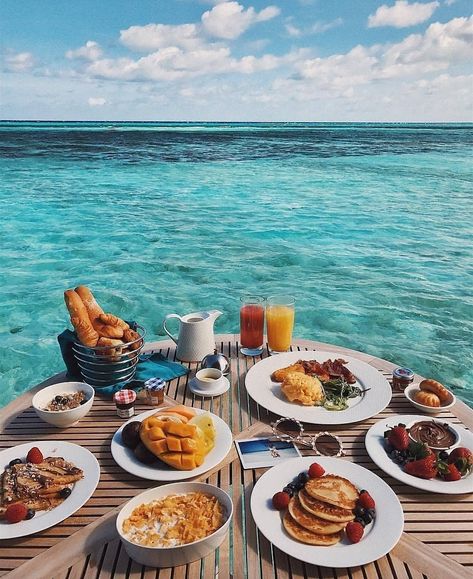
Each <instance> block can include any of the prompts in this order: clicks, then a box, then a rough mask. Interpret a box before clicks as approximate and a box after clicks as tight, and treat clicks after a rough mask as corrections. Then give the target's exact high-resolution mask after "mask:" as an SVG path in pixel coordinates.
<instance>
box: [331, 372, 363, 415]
mask: <svg viewBox="0 0 473 579" xmlns="http://www.w3.org/2000/svg"><path fill="white" fill-rule="evenodd" d="M322 385H323V388H324V391H325V401H324V403H323V407H324V408H325V409H327V410H346V409H347V408H348V400H349V399H350V398H356V397H357V396H360V395H361V390H360V388H359V387H358V386H353V384H348V382H347V381H346V380H345V378H336V379H334V380H328V381H327V382H323V383H322Z"/></svg>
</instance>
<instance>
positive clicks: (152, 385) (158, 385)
mask: <svg viewBox="0 0 473 579" xmlns="http://www.w3.org/2000/svg"><path fill="white" fill-rule="evenodd" d="M165 386H166V382H165V381H164V380H163V379H162V378H150V379H149V380H146V382H145V388H146V390H162V389H163V388H164V387H165Z"/></svg>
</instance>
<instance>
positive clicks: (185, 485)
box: [117, 482, 233, 567]
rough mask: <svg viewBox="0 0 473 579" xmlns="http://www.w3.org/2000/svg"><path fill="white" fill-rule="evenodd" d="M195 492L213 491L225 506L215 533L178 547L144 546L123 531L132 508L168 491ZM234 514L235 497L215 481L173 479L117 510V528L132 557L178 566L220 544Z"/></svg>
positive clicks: (150, 563)
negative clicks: (131, 539) (224, 517)
mask: <svg viewBox="0 0 473 579" xmlns="http://www.w3.org/2000/svg"><path fill="white" fill-rule="evenodd" d="M192 492H201V493H207V494H210V495H214V496H215V497H217V499H218V501H219V502H220V504H221V505H222V506H223V508H224V511H225V512H226V521H225V523H224V524H223V525H222V526H221V527H220V529H217V530H216V531H215V533H212V534H211V535H209V536H208V537H205V538H203V539H200V540H199V541H194V542H193V543H188V544H187V545H179V546H176V547H145V546H143V545H138V544H137V543H132V542H131V541H130V540H128V539H127V538H126V537H125V535H124V534H123V530H122V527H123V521H124V520H125V519H127V518H128V517H129V516H130V515H131V513H132V511H133V509H135V508H136V507H138V506H139V505H142V504H143V503H149V502H151V501H154V500H156V499H160V498H162V497H165V496H167V495H174V494H184V493H192ZM232 516H233V503H232V500H231V498H230V497H229V496H228V495H227V493H226V492H225V491H223V490H222V489H219V488H218V487H216V486H214V485H209V484H206V483H199V482H181V483H172V484H169V485H163V486H160V487H156V488H153V489H149V490H147V491H145V492H143V493H141V494H139V495H138V496H136V497H134V498H133V499H131V500H130V501H129V502H128V503H127V504H126V505H125V506H124V507H123V508H122V509H121V511H120V512H119V514H118V517H117V531H118V534H119V535H120V539H121V541H122V543H123V545H124V547H125V551H126V552H127V553H128V555H129V557H130V558H131V559H133V560H134V561H136V562H137V563H141V564H142V565H147V566H148V567H176V566H178V565H187V563H191V562H192V561H197V560H198V559H202V558H203V557H206V556H207V555H210V553H212V552H213V551H215V549H216V548H217V547H219V546H220V545H221V544H222V542H223V540H224V539H225V535H226V534H227V531H228V527H229V526H230V521H231V519H232Z"/></svg>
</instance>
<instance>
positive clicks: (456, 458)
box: [384, 421, 473, 482]
mask: <svg viewBox="0 0 473 579" xmlns="http://www.w3.org/2000/svg"><path fill="white" fill-rule="evenodd" d="M455 442H456V436H455V434H454V432H452V429H451V428H450V427H449V425H447V424H441V423H440V422H437V421H419V422H416V423H415V424H413V425H412V426H410V427H409V428H406V425H405V424H398V425H396V426H393V427H392V428H389V429H388V430H386V432H385V433H384V449H385V451H386V453H387V454H388V456H389V457H390V458H391V460H393V461H394V462H395V463H396V464H398V465H399V466H400V468H402V469H403V470H404V472H406V473H407V474H409V475H412V476H415V477H418V478H422V479H434V478H438V479H439V480H441V481H445V482H451V481H458V480H460V479H461V478H462V477H465V476H468V475H469V474H470V473H471V471H472V469H473V452H472V451H471V450H470V449H468V448H465V447H459V446H457V447H455V448H453V450H450V451H449V449H450V448H451V447H452V446H454V444H455ZM440 448H442V449H443V450H439V449H440Z"/></svg>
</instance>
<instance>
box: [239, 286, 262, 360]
mask: <svg viewBox="0 0 473 579" xmlns="http://www.w3.org/2000/svg"><path fill="white" fill-rule="evenodd" d="M240 301H241V306H240V344H241V348H240V352H241V353H242V354H244V355H245V356H259V355H260V354H261V353H262V352H263V333H264V298H261V297H259V296H247V297H242V298H240Z"/></svg>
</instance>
